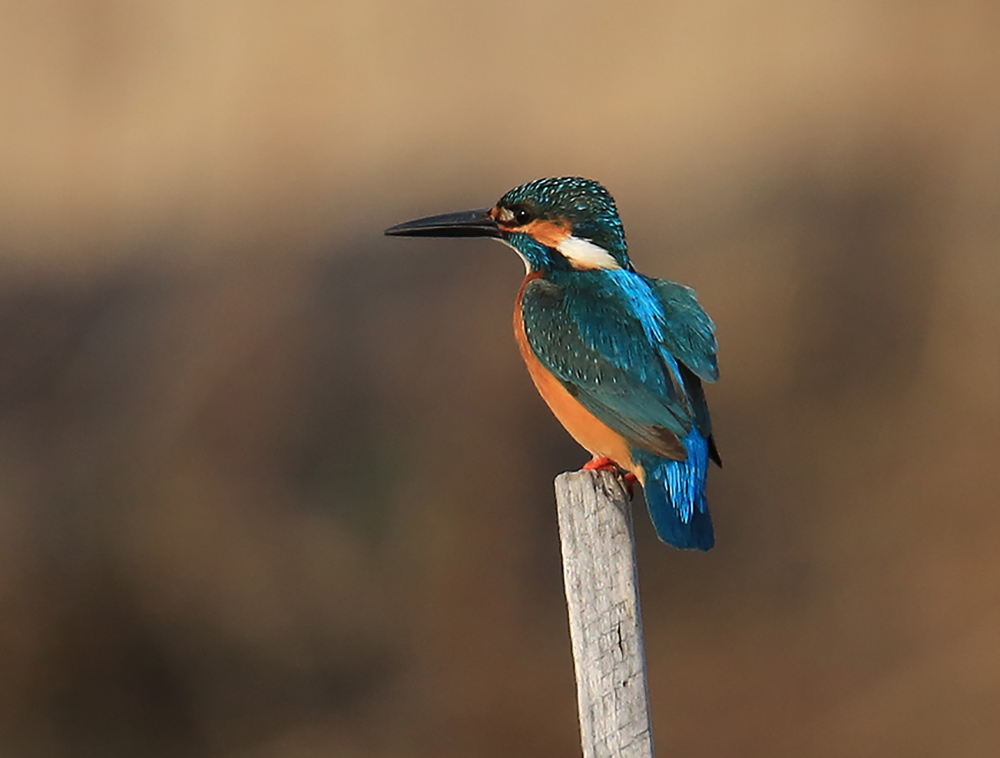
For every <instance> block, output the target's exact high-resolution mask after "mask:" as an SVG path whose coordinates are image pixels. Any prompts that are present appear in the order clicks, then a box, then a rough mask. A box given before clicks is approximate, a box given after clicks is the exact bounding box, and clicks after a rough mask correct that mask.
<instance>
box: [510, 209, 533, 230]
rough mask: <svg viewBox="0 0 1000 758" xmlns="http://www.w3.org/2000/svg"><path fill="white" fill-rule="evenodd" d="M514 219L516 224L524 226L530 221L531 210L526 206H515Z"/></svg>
mask: <svg viewBox="0 0 1000 758" xmlns="http://www.w3.org/2000/svg"><path fill="white" fill-rule="evenodd" d="M514 221H516V222H517V225H518V226H524V225H525V224H527V223H528V222H529V221H531V211H529V210H528V209H527V208H517V209H515V210H514Z"/></svg>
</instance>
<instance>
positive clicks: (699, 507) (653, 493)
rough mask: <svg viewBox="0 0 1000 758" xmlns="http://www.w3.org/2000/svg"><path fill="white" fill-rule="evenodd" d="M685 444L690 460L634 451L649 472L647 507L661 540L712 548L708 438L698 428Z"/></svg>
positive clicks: (713, 542)
mask: <svg viewBox="0 0 1000 758" xmlns="http://www.w3.org/2000/svg"><path fill="white" fill-rule="evenodd" d="M684 446H685V447H686V448H687V453H688V457H687V460H686V461H672V460H669V459H667V458H660V457H659V456H656V455H653V454H652V453H649V452H646V451H644V450H636V451H634V457H635V458H636V459H637V460H638V461H639V463H641V464H642V467H643V468H644V469H645V471H646V487H645V494H646V507H647V508H648V509H649V516H650V518H652V519H653V526H655V527H656V534H657V536H658V537H659V538H660V539H661V540H663V541H664V542H666V543H667V544H670V545H673V546H674V547H678V548H681V549H685V550H709V549H711V547H712V546H713V545H714V544H715V532H714V530H713V529H712V517H711V515H710V514H709V512H708V502H707V501H706V500H705V478H706V476H707V474H708V441H707V440H706V439H705V438H704V437H702V436H701V434H700V433H699V432H698V431H697V430H696V429H695V430H692V431H691V433H690V434H688V436H687V437H685V438H684Z"/></svg>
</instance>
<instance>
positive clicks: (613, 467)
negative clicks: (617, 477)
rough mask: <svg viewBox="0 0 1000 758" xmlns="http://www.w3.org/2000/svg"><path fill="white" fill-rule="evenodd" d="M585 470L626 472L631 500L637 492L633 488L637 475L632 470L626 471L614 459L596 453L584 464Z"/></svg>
mask: <svg viewBox="0 0 1000 758" xmlns="http://www.w3.org/2000/svg"><path fill="white" fill-rule="evenodd" d="M583 470H584V471H614V472H615V473H618V474H622V473H624V474H625V489H626V490H628V497H629V500H631V499H632V496H633V495H634V494H635V493H634V492H633V488H634V486H635V483H636V482H637V481H638V479H637V478H636V475H635V474H633V473H632V472H631V471H624V470H623V469H622V467H621V466H619V465H618V464H617V463H615V462H614V461H613V460H611V459H610V458H608V457H606V456H601V457H598V456H596V455H595V456H594V457H593V458H591V459H590V460H589V461H587V462H586V463H585V464H583Z"/></svg>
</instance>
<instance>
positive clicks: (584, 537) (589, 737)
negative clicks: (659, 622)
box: [556, 471, 653, 758]
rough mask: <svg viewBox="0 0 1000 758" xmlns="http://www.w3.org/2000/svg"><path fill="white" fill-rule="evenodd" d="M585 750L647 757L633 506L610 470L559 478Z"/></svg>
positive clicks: (649, 738) (649, 737) (594, 757)
mask: <svg viewBox="0 0 1000 758" xmlns="http://www.w3.org/2000/svg"><path fill="white" fill-rule="evenodd" d="M556 504H557V508H558V511H559V539H560V542H561V543H562V559H563V578H564V581H565V585H566V605H567V607H568V609H569V630H570V637H571V639H572V642H573V663H574V666H575V668H576V694H577V704H578V706H579V711H580V737H581V739H582V742H583V756H584V758H652V755H653V725H652V722H651V720H650V712H649V686H648V684H647V681H646V653H645V650H644V648H643V642H642V617H641V615H640V613H639V585H638V580H637V574H636V562H635V538H634V536H633V533H632V507H631V503H630V502H629V498H628V495H627V494H626V492H625V489H624V487H623V485H622V483H621V481H620V479H619V478H618V476H616V475H615V474H614V473H612V472H610V471H575V472H572V473H567V474H561V475H560V476H558V477H557V478H556Z"/></svg>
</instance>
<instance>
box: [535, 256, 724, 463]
mask: <svg viewBox="0 0 1000 758" xmlns="http://www.w3.org/2000/svg"><path fill="white" fill-rule="evenodd" d="M522 315H523V318H524V325H525V331H526V333H527V337H528V342H529V344H530V346H531V348H532V350H533V351H534V353H535V355H536V356H537V357H538V359H539V361H540V362H541V363H542V365H543V366H545V368H546V369H548V370H549V371H551V372H552V373H553V374H554V375H555V376H556V378H558V379H559V380H560V381H561V382H562V384H563V386H565V387H566V388H567V389H568V390H569V391H570V392H571V393H572V394H574V395H575V396H576V398H577V399H578V400H579V401H580V403H581V404H583V406H584V407H585V408H587V410H589V411H590V412H591V413H593V414H594V415H595V416H596V417H597V418H598V419H600V420H601V421H602V422H603V423H605V424H607V425H608V426H609V427H611V428H612V429H614V430H615V431H616V432H618V433H619V434H621V435H622V436H623V437H625V439H626V440H628V441H629V442H630V443H632V444H634V445H635V446H637V447H639V448H642V449H645V450H648V451H650V452H653V453H656V454H658V455H661V456H663V457H667V458H671V459H674V460H683V459H684V458H686V450H685V448H684V445H683V444H682V442H681V440H682V439H683V438H684V437H686V436H687V434H688V432H690V431H691V429H692V427H695V426H696V427H697V428H698V429H699V430H700V431H701V432H702V433H703V435H704V436H705V437H709V436H710V434H711V427H710V422H709V417H708V407H707V405H706V404H705V402H704V394H703V392H702V390H701V383H700V381H698V378H699V377H701V378H707V379H708V381H714V379H715V378H716V377H717V376H718V368H717V364H716V358H715V350H716V341H715V335H714V328H715V325H714V324H713V323H712V321H711V319H710V318H709V317H708V315H707V314H705V312H704V311H703V310H702V309H701V306H700V305H698V301H697V299H696V297H695V295H694V291H693V290H691V289H690V288H688V287H683V286H682V285H679V284H675V283H673V282H666V281H662V280H655V279H648V278H647V277H643V276H641V275H639V274H635V273H632V272H630V271H624V270H622V271H592V272H573V273H571V274H560V273H559V272H552V274H551V275H550V277H549V278H548V279H536V280H534V281H532V282H530V283H529V284H528V286H527V288H526V289H525V292H524V297H523V301H522Z"/></svg>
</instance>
